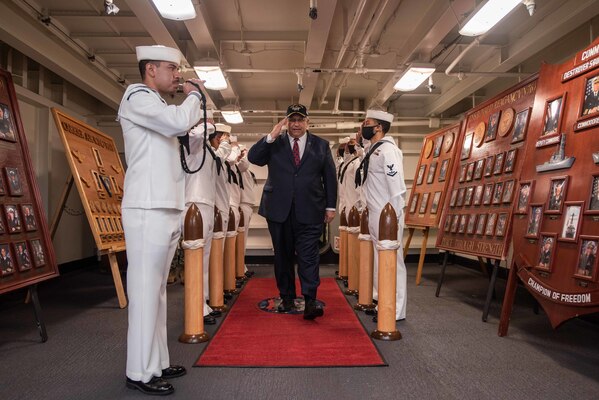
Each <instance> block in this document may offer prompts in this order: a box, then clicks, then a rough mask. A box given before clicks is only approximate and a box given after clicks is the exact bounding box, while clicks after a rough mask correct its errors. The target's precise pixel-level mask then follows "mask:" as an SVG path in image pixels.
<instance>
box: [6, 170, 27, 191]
mask: <svg viewBox="0 0 599 400" xmlns="http://www.w3.org/2000/svg"><path fill="white" fill-rule="evenodd" d="M4 172H5V176H6V182H8V193H9V194H10V195H11V196H21V195H23V184H22V183H21V174H20V173H19V168H17V167H4Z"/></svg>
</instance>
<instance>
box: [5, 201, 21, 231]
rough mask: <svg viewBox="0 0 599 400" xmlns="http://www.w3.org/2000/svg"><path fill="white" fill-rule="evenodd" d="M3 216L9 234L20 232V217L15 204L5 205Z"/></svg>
mask: <svg viewBox="0 0 599 400" xmlns="http://www.w3.org/2000/svg"><path fill="white" fill-rule="evenodd" d="M4 214H5V216H6V228H7V229H8V232H9V233H18V232H21V215H20V214H19V209H18V208H17V206H16V205H15V204H5V205H4Z"/></svg>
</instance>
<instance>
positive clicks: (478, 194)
mask: <svg viewBox="0 0 599 400" xmlns="http://www.w3.org/2000/svg"><path fill="white" fill-rule="evenodd" d="M483 188H484V186H483V185H478V186H477V187H476V189H474V197H473V199H472V204H473V205H475V206H480V203H481V201H482V198H483Z"/></svg>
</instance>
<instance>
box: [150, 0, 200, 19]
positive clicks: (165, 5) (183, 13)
mask: <svg viewBox="0 0 599 400" xmlns="http://www.w3.org/2000/svg"><path fill="white" fill-rule="evenodd" d="M152 2H153V3H154V5H155V6H156V8H157V9H158V12H159V13H160V15H162V17H163V18H166V19H174V20H177V21H185V20H187V19H194V18H195V17H196V10H195V8H194V7H193V4H192V2H191V0H152Z"/></svg>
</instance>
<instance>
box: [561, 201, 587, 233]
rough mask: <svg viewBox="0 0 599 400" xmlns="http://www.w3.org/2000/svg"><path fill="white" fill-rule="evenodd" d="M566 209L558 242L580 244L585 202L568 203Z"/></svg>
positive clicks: (565, 205) (565, 204)
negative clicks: (579, 235)
mask: <svg viewBox="0 0 599 400" xmlns="http://www.w3.org/2000/svg"><path fill="white" fill-rule="evenodd" d="M564 208H565V209H564V222H563V225H562V229H561V233H560V235H559V238H558V240H559V241H562V242H578V233H579V231H580V224H581V223H582V210H583V209H584V201H566V202H565V203H564Z"/></svg>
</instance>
